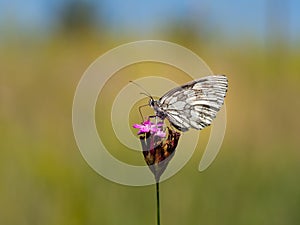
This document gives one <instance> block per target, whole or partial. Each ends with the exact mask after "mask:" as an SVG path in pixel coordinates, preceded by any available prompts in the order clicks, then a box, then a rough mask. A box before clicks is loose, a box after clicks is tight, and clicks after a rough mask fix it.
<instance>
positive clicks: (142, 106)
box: [139, 104, 149, 122]
mask: <svg viewBox="0 0 300 225" xmlns="http://www.w3.org/2000/svg"><path fill="white" fill-rule="evenodd" d="M146 106H149V104H146V105H141V106H139V113H140V115H141V117H142V122H143V121H144V117H143V113H142V111H141V108H144V107H146Z"/></svg>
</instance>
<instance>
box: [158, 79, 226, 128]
mask: <svg viewBox="0 0 300 225" xmlns="http://www.w3.org/2000/svg"><path fill="white" fill-rule="evenodd" d="M227 87H228V80H227V78H226V76H225V75H212V76H207V77H203V78H200V79H197V80H194V81H191V82H189V83H186V84H184V85H182V86H180V87H177V88H174V89H172V90H170V91H169V92H167V93H166V94H165V95H163V96H162V97H161V98H160V99H159V100H158V106H159V107H160V109H161V110H162V111H163V112H164V113H165V114H166V118H167V119H168V120H169V121H170V123H171V124H172V125H173V126H174V127H176V128H177V129H178V130H181V131H187V130H188V129H189V128H194V129H197V130H202V129H203V128H204V127H206V126H209V125H210V124H211V123H212V121H213V119H214V118H215V117H216V114H217V112H218V111H219V110H220V108H221V106H222V105H223V104H224V98H225V96H226V92H227Z"/></svg>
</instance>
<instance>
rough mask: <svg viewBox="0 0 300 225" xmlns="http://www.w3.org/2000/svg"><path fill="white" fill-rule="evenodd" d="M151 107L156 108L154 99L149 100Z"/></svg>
mask: <svg viewBox="0 0 300 225" xmlns="http://www.w3.org/2000/svg"><path fill="white" fill-rule="evenodd" d="M149 105H150V106H154V100H153V99H152V98H150V99H149Z"/></svg>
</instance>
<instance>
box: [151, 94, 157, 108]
mask: <svg viewBox="0 0 300 225" xmlns="http://www.w3.org/2000/svg"><path fill="white" fill-rule="evenodd" d="M149 97H150V99H149V105H150V106H151V107H152V108H153V107H154V105H155V102H156V101H155V100H154V99H153V98H152V97H151V96H149Z"/></svg>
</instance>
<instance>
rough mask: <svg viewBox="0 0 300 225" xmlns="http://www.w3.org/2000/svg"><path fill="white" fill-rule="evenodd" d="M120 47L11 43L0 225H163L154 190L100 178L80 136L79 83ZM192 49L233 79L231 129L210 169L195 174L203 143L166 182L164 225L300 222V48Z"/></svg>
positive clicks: (94, 41) (5, 79)
mask: <svg viewBox="0 0 300 225" xmlns="http://www.w3.org/2000/svg"><path fill="white" fill-rule="evenodd" d="M18 43H19V44H18ZM180 44H183V45H185V44H184V43H180ZM117 45H118V44H116V42H113V41H110V40H99V39H98V38H93V37H92V36H87V37H80V38H74V39H70V38H66V37H55V38H53V39H49V40H47V41H44V42H40V43H38V44H36V43H31V44H30V43H28V42H25V43H24V42H23V43H22V42H16V43H15V42H12V43H7V44H6V45H3V46H1V52H0V65H1V66H0V74H1V76H0V79H1V83H0V92H1V93H0V100H1V105H2V107H1V108H0V123H1V142H0V149H1V157H0V178H1V185H0V199H1V203H0V224H5V225H14V224H18V225H27V224H30V225H33V224H47V225H57V224H73V225H76V224H78V225H79V224H91V225H92V224H123V225H126V224H128V225H129V224H130V225H134V224H145V225H146V224H154V222H155V198H154V197H155V192H154V187H152V186H149V187H126V186H122V185H117V184H114V183H112V182H110V181H107V180H105V179H104V178H102V177H100V176H99V175H97V174H96V173H95V172H93V171H92V169H91V168H90V167H89V166H88V165H87V164H86V162H85V161H84V159H83V158H82V157H81V155H80V152H79V150H78V149H77V146H76V144H75V140H74V137H73V133H72V125H71V109H72V100H73V95H74V92H75V88H76V86H77V83H78V82H79V79H80V77H81V76H82V74H83V72H84V71H85V69H86V68H87V67H88V65H89V64H90V63H91V62H92V61H93V60H94V59H95V58H96V57H98V56H99V55H101V54H102V53H104V52H105V51H107V50H109V49H110V48H112V47H115V46H117ZM188 45H189V47H191V48H192V47H193V46H194V47H195V49H196V52H197V53H198V54H199V55H200V56H201V57H202V58H203V59H204V60H205V61H206V62H207V63H208V65H209V66H210V67H211V68H212V70H213V71H214V72H215V73H224V74H227V75H228V77H229V92H228V96H227V98H226V104H227V119H228V124H227V131H226V136H225V141H224V144H223V147H222V149H221V152H220V154H219V156H218V157H217V160H216V161H215V162H214V163H213V165H212V166H211V167H210V168H209V169H208V170H207V171H205V172H204V173H199V172H198V171H197V166H198V162H199V160H200V158H201V154H202V151H203V148H204V147H202V146H200V150H199V151H197V152H196V153H195V155H194V156H193V158H192V160H191V161H190V162H189V163H188V164H187V165H186V166H185V167H184V169H183V170H181V171H180V172H179V173H178V174H177V175H175V176H174V177H172V178H171V179H169V180H167V181H166V182H164V183H162V185H161V198H162V200H161V204H162V207H161V208H162V224H173V225H176V224H223V225H225V224H230V225H233V224H237V225H240V224H273V225H277V224H278V225H280V224H298V222H299V220H300V216H299V213H298V212H299V210H300V191H299V180H298V179H299V178H298V177H299V169H300V164H299V159H300V153H299V143H298V136H299V127H300V124H299V119H297V118H298V112H299V110H300V104H299V101H298V99H297V96H299V92H300V89H299V84H300V83H299V82H300V77H299V71H300V68H299V67H300V65H299V63H298V62H299V60H300V51H299V49H295V50H293V51H288V49H284V52H276V51H269V49H265V48H263V47H262V46H259V45H256V44H255V43H251V44H249V45H246V44H244V45H241V46H242V47H241V46H237V47H236V48H235V49H229V48H228V49H227V48H226V47H221V46H217V47H215V48H213V47H212V46H210V45H201V46H197V45H196V43H191V42H189V43H188ZM129 69H130V68H129ZM124 82H125V81H124ZM126 82H127V81H126ZM117 90H118V89H117V87H116V89H113V92H116V91H117ZM108 106H109V105H108ZM103 107H104V106H103ZM103 110H109V108H105V109H103ZM105 128H106V127H103V129H105ZM206 136H207V135H206ZM114 145H115V146H116V147H118V146H119V145H118V144H117V143H114ZM201 148H202V149H201ZM201 150H202V151H201ZM113 152H114V154H116V155H118V152H117V151H113ZM119 157H120V158H124V161H127V160H128V161H132V160H133V161H135V159H131V158H130V156H127V157H128V158H126V155H125V154H120V155H119ZM139 160H142V158H139ZM140 163H142V161H140Z"/></svg>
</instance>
